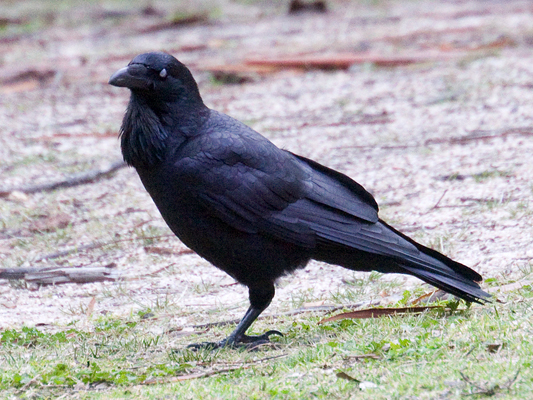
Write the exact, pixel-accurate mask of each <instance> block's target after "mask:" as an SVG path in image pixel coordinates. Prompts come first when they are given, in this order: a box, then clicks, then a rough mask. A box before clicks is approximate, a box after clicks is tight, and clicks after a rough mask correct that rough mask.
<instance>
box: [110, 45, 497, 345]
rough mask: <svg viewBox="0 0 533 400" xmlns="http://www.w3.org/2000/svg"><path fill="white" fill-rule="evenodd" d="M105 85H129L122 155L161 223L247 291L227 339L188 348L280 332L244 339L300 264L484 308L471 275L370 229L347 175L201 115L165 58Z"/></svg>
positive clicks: (365, 198)
mask: <svg viewBox="0 0 533 400" xmlns="http://www.w3.org/2000/svg"><path fill="white" fill-rule="evenodd" d="M109 84H110V85H113V86H116V87H123V88H128V89H130V92H131V93H130V99H129V103H128V105H127V108H126V111H125V114H124V118H123V121H122V125H121V127H120V132H119V137H120V146H121V151H122V155H123V157H124V161H125V162H126V163H127V164H128V165H129V166H132V167H134V168H135V170H136V171H137V173H138V175H139V177H140V180H141V182H142V184H143V185H144V187H145V189H146V190H147V192H148V194H149V195H150V196H151V198H152V199H153V201H154V203H155V205H156V207H157V208H158V210H159V212H160V213H161V216H162V217H163V219H164V221H165V222H166V224H167V225H168V226H169V228H170V229H171V230H172V232H173V233H174V234H175V235H176V236H177V237H178V238H179V239H180V240H181V241H182V242H183V243H184V244H185V245H186V246H187V247H189V248H190V249H192V250H193V251H194V252H196V253H197V254H198V255H199V256H201V257H203V258H204V259H206V260H207V261H209V262H210V263H211V264H213V265H214V266H215V267H217V268H219V269H221V270H222V271H225V272H226V273H227V274H229V275H230V276H231V277H233V278H234V279H235V280H236V281H238V282H239V283H241V284H243V285H245V286H247V288H248V295H249V301H250V306H249V308H248V310H247V311H246V313H245V315H244V317H243V318H242V320H241V321H240V322H239V324H238V325H237V327H236V328H235V329H234V330H233V332H231V334H230V335H229V336H227V337H226V338H225V339H223V340H221V341H219V342H214V343H209V342H206V343H200V344H193V345H192V346H193V348H199V347H202V346H203V345H205V346H206V347H207V346H210V347H211V348H222V347H233V348H236V347H249V346H253V345H257V344H263V343H268V342H269V340H270V339H269V338H270V336H271V335H282V334H281V333H280V332H279V331H276V330H270V331H268V332H265V333H264V334H261V335H253V336H252V335H246V332H247V330H248V328H249V327H250V326H251V325H252V323H253V322H254V321H255V320H256V319H257V317H258V316H259V315H260V314H261V313H262V312H263V311H264V310H265V309H266V308H267V307H268V306H269V305H270V303H271V301H272V299H273V297H274V294H275V282H276V280H277V279H278V278H280V277H281V276H284V275H286V274H289V273H291V272H293V271H294V270H296V269H298V268H303V267H304V266H305V265H306V264H307V263H308V262H309V261H310V260H318V261H322V262H326V263H329V264H334V265H338V266H341V267H344V268H347V269H350V270H353V271H377V272H380V273H402V274H408V275H413V276H415V277H417V278H419V279H421V280H422V281H425V282H427V283H429V284H431V285H433V286H436V287H437V288H439V289H442V290H444V291H446V292H448V293H451V294H453V295H455V296H457V297H459V298H461V299H463V300H465V301H467V302H477V303H481V304H483V303H486V302H487V301H490V300H489V299H490V295H489V294H488V293H486V292H485V291H483V290H482V289H481V287H480V286H479V282H481V281H482V277H481V275H480V274H478V273H477V272H476V271H474V270H472V269H471V268H469V267H467V266H465V265H463V264H461V263H459V262H457V261H454V260H452V259H450V258H448V257H447V256H445V255H443V254H441V253H439V252H437V251H436V250H433V249H431V248H428V247H425V246H423V245H421V244H419V243H417V242H415V241H414V240H413V239H411V238H409V237H408V236H406V235H404V234H402V233H401V232H399V231H397V230H396V229H394V228H393V227H391V226H390V225H388V224H387V223H386V222H384V221H382V220H381V219H380V218H379V216H378V211H379V208H378V204H377V202H376V200H375V199H374V197H373V196H372V195H371V194H370V193H369V192H368V191H367V190H366V189H365V188H364V187H363V186H361V185H360V184H358V183H357V182H355V181H354V180H353V179H351V178H350V177H348V176H346V175H344V174H342V173H340V172H337V171H335V170H333V169H331V168H328V167H326V166H324V165H321V164H319V163H318V162H316V161H313V160H311V159H308V158H305V157H302V156H300V155H297V154H294V153H291V152H290V151H287V150H284V149H280V148H278V147H277V146H276V145H274V144H273V143H272V142H271V141H269V140H268V139H267V138H265V137H264V136H262V135H261V134H259V133H258V132H256V131H255V130H253V129H252V128H250V127H248V126H247V125H245V124H243V123H241V122H239V121H237V120H236V119H233V118H232V117H230V116H228V115H226V114H223V113H220V112H218V111H215V110H213V109H210V108H208V107H207V106H206V105H205V104H204V102H203V100H202V97H201V95H200V91H199V88H198V85H197V83H196V81H195V79H194V77H193V75H192V74H191V72H190V70H189V69H188V68H187V67H186V66H185V65H184V64H183V63H181V62H180V61H178V60H177V59H176V58H175V57H174V56H172V55H171V54H168V53H166V52H149V53H144V54H140V55H138V56H136V57H135V58H133V60H132V61H131V62H130V63H129V64H128V65H127V66H126V67H124V68H121V69H119V70H118V71H116V72H115V73H114V74H113V75H112V76H111V78H110V79H109ZM195 346H196V347H195Z"/></svg>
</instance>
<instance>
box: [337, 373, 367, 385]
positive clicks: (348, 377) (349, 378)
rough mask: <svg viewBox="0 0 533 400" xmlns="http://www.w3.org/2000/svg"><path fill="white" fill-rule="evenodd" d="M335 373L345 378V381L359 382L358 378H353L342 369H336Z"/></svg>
mask: <svg viewBox="0 0 533 400" xmlns="http://www.w3.org/2000/svg"><path fill="white" fill-rule="evenodd" d="M335 375H337V378H340V379H346V380H347V381H351V382H359V383H360V382H361V381H360V380H359V379H355V378H354V377H351V376H350V375H348V374H347V373H346V372H343V371H337V373H336V374H335Z"/></svg>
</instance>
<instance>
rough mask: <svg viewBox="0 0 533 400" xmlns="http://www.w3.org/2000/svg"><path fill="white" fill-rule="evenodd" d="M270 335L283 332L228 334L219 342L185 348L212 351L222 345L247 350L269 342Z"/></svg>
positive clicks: (197, 344)
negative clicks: (249, 334) (235, 335)
mask: <svg viewBox="0 0 533 400" xmlns="http://www.w3.org/2000/svg"><path fill="white" fill-rule="evenodd" d="M272 335H279V336H283V333H281V332H279V331H275V330H270V331H268V332H265V333H263V334H262V335H257V336H248V335H242V336H240V337H238V338H233V337H231V336H229V337H227V338H226V339H224V340H221V341H220V342H202V343H193V344H190V345H188V346H187V348H188V349H190V350H193V351H198V350H202V349H205V350H211V351H212V350H216V349H221V348H224V347H229V348H232V349H237V348H245V349H247V350H254V349H256V348H257V347H259V346H261V345H263V344H267V343H270V336H272Z"/></svg>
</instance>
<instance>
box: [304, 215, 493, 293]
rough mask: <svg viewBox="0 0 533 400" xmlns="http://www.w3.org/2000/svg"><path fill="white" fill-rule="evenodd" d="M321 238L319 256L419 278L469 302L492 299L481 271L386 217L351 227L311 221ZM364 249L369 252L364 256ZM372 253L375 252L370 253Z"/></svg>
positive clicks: (359, 268)
mask: <svg viewBox="0 0 533 400" xmlns="http://www.w3.org/2000/svg"><path fill="white" fill-rule="evenodd" d="M311 226H312V227H313V228H315V231H316V232H317V234H318V235H319V237H320V238H321V242H320V245H321V246H320V250H319V251H318V252H317V255H316V256H315V257H314V258H316V259H319V260H322V261H326V262H330V263H334V264H338V265H342V266H344V267H346V268H350V269H354V270H359V271H361V270H363V271H368V270H376V271H379V272H383V273H390V272H398V273H406V274H409V275H413V276H416V277H417V278H419V279H421V280H423V281H424V282H427V283H429V284H431V285H433V286H436V287H438V288H439V289H442V290H444V291H446V292H448V293H451V294H453V295H455V296H457V297H459V298H461V299H464V300H466V301H469V302H477V303H483V302H484V301H489V299H490V297H491V296H490V295H489V294H488V293H486V292H484V291H483V290H482V289H481V288H480V286H479V284H478V283H477V282H480V281H481V280H482V277H481V275H479V274H478V273H477V272H476V271H474V270H472V269H470V268H469V267H467V266H466V265H463V264H461V263H458V262H457V261H454V260H452V259H450V258H448V257H446V256H445V255H443V254H441V253H439V252H438V251H436V250H433V249H430V248H428V247H425V246H423V245H421V244H419V243H417V242H415V241H414V240H413V239H411V238H409V237H408V236H406V235H404V234H403V233H401V232H398V231H397V230H396V229H394V228H392V227H391V226H389V225H387V224H386V223H385V222H383V221H379V222H378V223H377V224H372V225H363V226H360V228H359V229H352V228H351V227H350V226H349V225H340V224H336V228H337V229H332V228H330V227H327V226H325V224H321V225H320V229H318V228H317V225H311ZM358 251H362V252H364V253H366V254H367V256H365V257H362V255H361V253H359V252H358ZM369 254H371V255H373V256H372V257H369Z"/></svg>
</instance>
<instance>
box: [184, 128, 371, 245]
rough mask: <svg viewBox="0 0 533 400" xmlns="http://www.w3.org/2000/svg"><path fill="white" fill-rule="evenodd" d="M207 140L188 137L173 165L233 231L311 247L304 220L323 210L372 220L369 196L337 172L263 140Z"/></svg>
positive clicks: (311, 230)
mask: <svg viewBox="0 0 533 400" xmlns="http://www.w3.org/2000/svg"><path fill="white" fill-rule="evenodd" d="M210 139H211V140H207V139H205V138H198V139H197V140H196V141H192V142H191V143H190V145H189V146H188V148H187V149H186V151H185V152H186V154H187V156H186V157H180V159H179V161H177V163H176V169H177V170H179V171H180V175H181V178H180V179H181V180H182V181H183V183H184V184H186V185H187V187H188V188H189V189H190V190H191V192H192V193H193V195H194V196H196V198H197V199H198V201H200V202H201V203H202V204H204V206H205V207H207V208H208V209H209V210H210V211H211V212H212V213H213V214H214V215H216V216H217V217H218V218H220V219H222V220H223V221H224V222H226V223H227V224H229V225H231V226H233V227H234V228H236V229H238V230H241V231H243V232H247V233H257V232H261V233H266V234H269V235H272V236H274V237H277V238H279V239H282V240H286V241H288V242H291V243H294V244H297V245H301V246H305V247H314V246H315V244H316V239H317V236H316V230H315V229H314V228H313V227H311V226H310V223H309V221H311V220H312V217H313V215H314V214H315V213H321V212H324V211H327V212H326V214H328V215H329V214H331V215H332V218H333V219H339V218H340V219H346V218H349V219H351V220H352V222H353V220H359V221H366V222H367V223H375V222H377V221H378V217H377V205H376V203H375V201H374V199H373V198H372V196H371V195H370V194H369V193H368V192H366V191H365V190H364V189H363V187H362V186H360V185H358V184H357V183H356V182H354V181H352V180H351V179H350V178H348V177H346V176H344V175H342V174H340V173H338V172H335V171H333V170H329V169H328V168H326V167H323V166H321V165H320V164H317V163H314V162H312V161H310V160H307V159H305V158H302V157H297V156H294V155H293V154H291V153H289V152H286V151H283V150H280V149H278V148H277V147H275V146H274V145H273V144H272V143H270V142H269V141H267V140H266V139H265V140H260V139H258V138H257V137H252V138H249V137H233V136H232V137H224V136H219V137H215V138H210ZM213 139H216V140H213ZM318 219H320V217H319V218H318Z"/></svg>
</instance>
